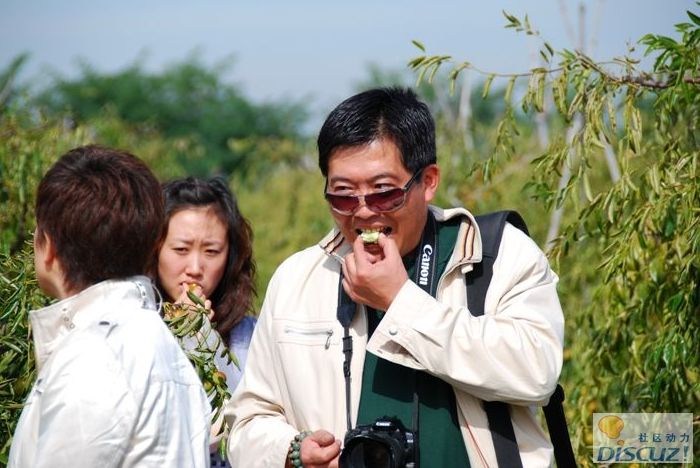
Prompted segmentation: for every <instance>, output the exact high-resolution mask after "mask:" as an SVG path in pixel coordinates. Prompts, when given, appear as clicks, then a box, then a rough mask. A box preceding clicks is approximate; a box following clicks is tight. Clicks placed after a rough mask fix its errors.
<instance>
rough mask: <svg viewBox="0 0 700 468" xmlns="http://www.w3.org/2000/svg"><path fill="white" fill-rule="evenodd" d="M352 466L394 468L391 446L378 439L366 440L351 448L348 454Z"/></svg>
mask: <svg viewBox="0 0 700 468" xmlns="http://www.w3.org/2000/svg"><path fill="white" fill-rule="evenodd" d="M347 462H348V466H350V467H366V468H392V466H393V464H392V457H391V452H390V449H389V447H387V445H386V444H384V443H382V442H378V441H376V440H364V441H363V442H362V443H361V444H356V445H354V446H353V447H351V448H350V450H349V453H348V454H347Z"/></svg>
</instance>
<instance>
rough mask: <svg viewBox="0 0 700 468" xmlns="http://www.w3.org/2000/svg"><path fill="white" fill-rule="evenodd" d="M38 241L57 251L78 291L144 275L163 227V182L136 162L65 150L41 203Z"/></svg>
mask: <svg viewBox="0 0 700 468" xmlns="http://www.w3.org/2000/svg"><path fill="white" fill-rule="evenodd" d="M36 220H37V231H36V242H37V243H38V245H43V243H44V242H45V240H46V236H47V237H48V238H49V239H50V240H51V242H52V243H53V245H54V246H55V248H56V257H57V258H58V259H59V260H60V262H61V267H62V268H63V271H64V273H65V278H64V282H65V284H66V286H67V287H68V288H69V289H71V290H73V291H81V290H83V289H85V288H87V287H88V286H91V285H93V284H96V283H99V282H101V281H104V280H107V279H117V278H125V277H128V276H133V275H143V274H146V272H147V270H148V266H149V265H148V264H149V262H150V260H151V259H152V258H153V256H154V254H155V253H156V252H157V248H158V241H159V239H160V235H161V229H162V225H163V195H162V193H161V188H160V184H159V183H158V179H156V176H155V175H153V173H152V172H151V170H150V169H149V168H148V166H146V164H144V163H143V161H141V160H140V159H138V158H137V157H136V156H134V155H132V154H130V153H128V152H126V151H122V150H118V149H112V148H106V147H102V146H96V145H89V146H81V147H79V148H74V149H72V150H70V151H68V152H67V153H66V154H64V155H63V156H61V158H60V159H59V160H58V161H57V162H56V163H55V164H54V165H53V166H52V167H51V169H49V171H48V172H47V173H46V175H44V177H43V179H42V180H41V183H40V184H39V188H38V191H37V197H36Z"/></svg>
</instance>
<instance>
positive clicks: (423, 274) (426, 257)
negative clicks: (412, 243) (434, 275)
mask: <svg viewBox="0 0 700 468" xmlns="http://www.w3.org/2000/svg"><path fill="white" fill-rule="evenodd" d="M432 256H433V247H432V246H431V245H430V244H426V245H424V246H423V255H421V257H420V276H419V277H418V284H420V285H421V286H427V284H428V275H429V274H430V259H431V257H432Z"/></svg>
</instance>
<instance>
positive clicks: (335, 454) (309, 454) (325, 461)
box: [300, 429, 340, 468]
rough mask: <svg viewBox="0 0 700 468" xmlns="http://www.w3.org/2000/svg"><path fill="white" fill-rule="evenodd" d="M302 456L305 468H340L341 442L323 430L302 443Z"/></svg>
mask: <svg viewBox="0 0 700 468" xmlns="http://www.w3.org/2000/svg"><path fill="white" fill-rule="evenodd" d="M300 455H301V463H302V465H303V466H304V467H305V468H316V467H318V468H338V458H339V457H340V441H339V440H337V439H336V438H335V437H334V436H333V434H331V433H330V432H328V431H325V430H323V429H321V430H319V431H316V432H314V433H313V434H311V435H309V436H308V437H306V438H305V439H304V440H302V441H301V452H300Z"/></svg>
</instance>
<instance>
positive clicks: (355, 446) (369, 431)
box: [340, 416, 418, 468]
mask: <svg viewBox="0 0 700 468" xmlns="http://www.w3.org/2000/svg"><path fill="white" fill-rule="evenodd" d="M343 445H344V447H343V451H342V453H341V454H340V468H404V467H405V468H418V434H417V433H414V432H411V431H408V430H406V427H405V426H404V425H403V423H402V422H401V421H400V420H399V419H397V418H392V417H388V416H383V417H381V418H379V419H377V420H376V421H375V422H374V423H372V424H367V425H361V426H357V427H356V428H355V429H351V430H349V431H348V432H347V434H345V440H344V444H343Z"/></svg>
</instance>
